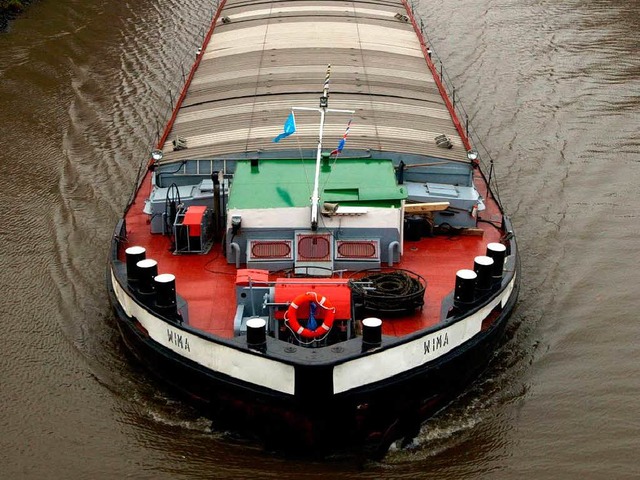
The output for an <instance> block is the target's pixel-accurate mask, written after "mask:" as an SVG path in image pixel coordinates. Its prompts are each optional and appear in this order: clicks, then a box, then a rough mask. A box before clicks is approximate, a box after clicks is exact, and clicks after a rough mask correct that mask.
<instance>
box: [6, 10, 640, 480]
mask: <svg viewBox="0 0 640 480" xmlns="http://www.w3.org/2000/svg"><path fill="white" fill-rule="evenodd" d="M417 10H418V11H419V12H420V13H421V15H422V17H423V18H424V21H425V27H426V29H427V32H428V34H429V36H430V38H431V40H432V45H433V48H434V50H435V51H436V52H437V54H438V55H439V56H440V57H441V58H442V59H443V60H444V62H445V65H446V68H447V70H448V73H449V75H450V76H451V78H452V79H453V82H454V83H455V84H456V85H457V87H458V90H457V98H459V99H461V100H462V102H463V103H464V104H465V106H466V108H467V111H468V112H469V113H470V117H471V120H472V122H473V124H474V125H475V129H476V131H477V132H478V133H479V134H480V136H481V138H482V139H483V141H484V144H485V146H486V147H487V148H488V149H489V150H490V151H491V152H492V154H493V157H494V159H495V162H496V171H497V174H498V178H499V182H500V187H501V188H500V193H501V197H502V200H503V202H504V203H505V206H506V209H507V211H508V212H509V213H510V214H511V216H512V220H513V222H514V225H515V227H516V232H517V235H518V238H519V244H520V248H521V252H522V257H523V264H522V283H523V285H522V290H521V295H520V301H519V305H518V307H517V310H516V312H515V313H514V315H513V317H512V319H511V321H510V326H509V328H508V333H507V338H506V339H505V342H504V345H503V347H502V348H501V350H500V351H499V352H497V354H496V357H495V359H494V362H493V364H492V366H491V368H490V369H489V370H488V371H487V372H486V373H485V374H484V375H483V376H482V377H481V378H480V379H479V380H478V381H477V382H476V383H475V384H473V385H471V386H470V387H469V389H468V390H467V391H466V392H465V393H464V394H463V395H462V396H461V397H460V398H459V399H458V400H457V401H455V402H454V403H453V404H452V405H451V406H450V407H449V408H448V409H446V410H445V411H444V412H442V413H441V414H440V415H438V416H437V417H436V418H434V419H433V420H431V421H429V422H428V423H427V424H426V425H424V427H423V428H422V431H421V433H420V435H419V437H418V439H417V442H416V444H415V445H414V447H413V448H411V449H409V450H401V449H392V451H390V452H389V454H388V455H387V457H386V458H385V459H384V460H383V461H381V462H365V463H364V464H361V463H360V462H356V461H354V460H353V459H351V458H348V457H347V458H342V457H335V458H329V459H326V460H324V461H322V462H320V461H310V460H301V459H295V458H285V457H282V456H279V455H275V454H272V453H270V452H265V451H263V450H261V449H260V448H258V447H257V446H255V445H251V444H247V443H246V442H243V441H240V440H237V439H233V438H231V437H230V436H229V435H228V434H225V433H224V432H218V431H215V430H214V431H212V430H211V427H210V423H209V421H207V419H205V418H202V417H200V416H199V415H198V413H197V412H194V411H193V410H192V409H190V408H189V407H188V406H186V405H184V404H183V403H182V402H180V401H178V400H176V399H175V398H173V397H171V395H170V394H168V393H167V392H166V391H165V390H164V389H163V388H162V387H161V386H159V385H158V384H156V383H155V382H153V381H150V380H149V379H148V377H147V376H146V374H145V372H144V371H143V370H142V369H141V368H140V367H139V366H138V365H137V364H136V363H135V362H134V361H133V360H132V359H131V358H130V357H129V356H127V355H126V352H125V349H124V347H123V344H122V342H121V340H120V338H119V336H118V332H117V329H116V324H115V319H114V316H113V314H112V312H111V310H110V306H109V302H108V298H107V291H106V287H105V271H106V270H105V269H106V258H107V251H108V244H109V240H110V237H111V234H112V229H113V227H114V225H115V223H116V221H117V219H118V216H119V214H120V212H121V211H122V210H123V208H124V207H125V205H126V203H127V200H128V198H129V195H130V194H131V191H132V188H133V186H134V178H135V175H136V173H137V171H138V168H139V165H140V163H141V161H142V160H143V159H144V157H145V155H146V152H148V151H149V149H150V148H151V143H152V141H151V139H152V137H153V136H154V135H155V132H156V129H157V126H156V122H160V123H161V124H162V122H163V120H164V118H165V117H164V116H165V114H166V109H167V108H168V106H169V103H170V101H169V98H168V91H169V88H170V87H171V89H172V90H173V92H175V91H176V88H177V86H178V85H179V84H180V82H181V75H182V74H181V67H180V65H181V64H183V63H184V65H185V67H188V66H189V65H190V62H191V60H192V59H193V56H194V54H195V51H196V49H197V46H198V44H199V43H200V40H201V38H199V36H200V35H201V32H202V28H203V26H204V25H205V23H206V19H207V18H208V17H209V16H210V14H211V12H212V5H211V3H210V2H206V1H203V0H185V1H178V0H157V1H150V0H136V1H131V2H120V1H116V2H109V1H106V0H83V1H80V0H56V1H50V0H42V1H39V2H36V3H34V4H32V6H31V7H30V8H29V10H28V11H27V12H26V14H25V15H23V16H22V17H21V18H19V19H18V20H16V21H14V22H12V23H11V25H10V29H9V31H8V32H5V33H2V34H0V134H1V137H0V145H1V147H2V148H0V174H1V177H0V178H1V179H2V180H1V181H0V185H1V187H0V212H1V214H0V218H1V222H0V241H1V245H2V248H1V249H0V289H1V290H0V291H1V297H0V312H1V313H2V318H1V322H2V324H1V325H2V327H1V328H2V332H1V338H2V342H1V345H2V354H1V358H2V359H1V362H0V449H1V451H2V457H3V460H2V461H1V462H0V478H2V479H5V478H6V479H31V478H34V479H35V478H37V479H43V478H46V479H49V478H51V479H58V478H64V479H67V478H71V479H76V478H78V479H84V478H87V479H102V478H105V479H112V478H113V479H120V478H136V479H183V478H184V479H187V478H278V479H283V478H320V477H322V478H348V479H356V478H358V479H359V478H370V479H373V478H407V479H409V478H410V479H415V478H438V479H440V478H442V479H458V478H492V479H494V478H495V479H503V478H504V479H506V478H509V479H511V478H535V479H540V478H542V479H546V478H554V479H555V478H561V479H584V478H589V479H591V478H593V479H600V478H603V479H614V478H615V479H625V478H638V477H639V476H640V460H639V458H640V456H639V455H638V452H637V450H638V447H640V401H639V397H640V338H639V337H640V335H639V332H640V326H639V325H640V324H639V322H640V319H639V318H638V306H639V304H640V302H639V301H638V300H637V293H638V287H639V286H640V265H639V263H640V241H639V240H638V239H639V238H640V219H639V216H640V213H639V212H638V209H639V208H640V187H639V185H640V153H639V152H640V136H639V129H640V54H639V52H640V3H639V2H637V1H629V0H459V1H455V2H452V1H446V0H432V1H427V0H421V3H419V4H418V6H417Z"/></svg>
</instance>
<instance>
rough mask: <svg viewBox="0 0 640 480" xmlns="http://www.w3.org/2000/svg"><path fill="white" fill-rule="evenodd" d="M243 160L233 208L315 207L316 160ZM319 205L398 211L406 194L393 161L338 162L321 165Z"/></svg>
mask: <svg viewBox="0 0 640 480" xmlns="http://www.w3.org/2000/svg"><path fill="white" fill-rule="evenodd" d="M253 162H254V163H253V165H252V161H250V160H246V161H239V162H238V164H237V168H236V172H235V175H234V180H233V186H232V187H231V193H230V196H229V208H230V209H233V208H236V209H253V208H286V207H306V206H309V205H310V198H311V193H312V191H313V180H314V175H315V160H300V159H297V160H296V159H285V160H260V161H259V162H257V163H256V162H255V161H253ZM319 185H320V202H321V203H322V202H331V203H339V204H340V205H358V206H369V207H381V208H384V207H387V208H392V207H395V208H398V207H400V203H401V201H402V200H404V199H406V198H407V190H406V188H405V187H404V186H402V185H398V184H397V182H396V175H395V172H394V168H393V164H392V162H391V160H380V159H371V158H345V159H342V158H338V159H329V158H325V159H323V160H322V164H321V168H320V180H319Z"/></svg>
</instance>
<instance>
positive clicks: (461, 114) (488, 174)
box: [408, 0, 502, 208]
mask: <svg viewBox="0 0 640 480" xmlns="http://www.w3.org/2000/svg"><path fill="white" fill-rule="evenodd" d="M408 5H409V8H410V9H411V14H412V15H413V17H414V19H415V20H416V23H417V24H418V27H419V29H420V33H421V35H422V37H423V39H424V42H425V45H426V46H427V48H428V52H429V57H430V58H431V61H432V62H433V64H434V66H435V67H436V72H437V74H438V75H439V79H440V82H441V83H442V85H443V86H444V88H445V90H446V93H447V95H448V96H449V99H450V100H451V103H452V105H453V109H454V111H455V114H456V115H457V117H458V119H459V120H460V123H461V125H462V127H463V129H464V130H465V134H466V136H467V139H468V140H469V143H470V144H471V146H472V148H473V149H474V150H475V151H476V152H478V155H479V157H478V161H479V164H480V170H481V172H482V173H483V175H484V177H485V179H486V181H487V184H488V185H489V190H490V192H491V194H492V195H493V197H494V198H495V199H496V201H497V202H498V205H500V208H502V202H501V201H500V191H499V186H498V182H497V179H496V175H495V163H494V160H493V157H492V156H491V153H490V152H489V150H488V148H487V147H486V146H485V145H484V143H483V142H482V139H481V138H480V136H479V135H478V133H477V132H476V130H475V128H474V127H473V125H472V123H471V122H470V120H469V114H468V112H467V110H466V109H465V108H464V105H463V104H462V102H461V101H460V98H459V95H458V91H457V89H456V86H455V85H454V83H453V81H452V80H451V77H450V76H449V74H448V73H447V71H446V69H445V68H444V63H443V61H442V58H441V57H440V56H439V55H438V54H437V53H436V52H435V50H434V47H433V42H432V40H431V38H430V37H429V36H428V34H427V32H426V29H425V22H424V20H423V19H422V17H421V16H420V13H419V12H418V11H417V9H416V2H415V1H413V0H411V1H410V2H409V3H408Z"/></svg>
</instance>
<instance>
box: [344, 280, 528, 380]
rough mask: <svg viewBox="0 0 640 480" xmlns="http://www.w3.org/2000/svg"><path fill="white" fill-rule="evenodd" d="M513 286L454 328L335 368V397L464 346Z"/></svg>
mask: <svg viewBox="0 0 640 480" xmlns="http://www.w3.org/2000/svg"><path fill="white" fill-rule="evenodd" d="M515 282H516V277H515V275H514V277H513V279H512V280H511V282H509V285H508V287H507V288H506V289H505V290H504V292H503V293H502V295H500V296H499V297H498V298H496V299H494V300H493V301H492V302H491V303H489V304H488V305H486V306H485V307H483V308H481V309H480V310H479V311H477V312H476V313H474V314H473V315H471V316H469V317H467V318H465V319H463V320H460V321H459V322H456V323H454V324H453V325H450V326H448V327H446V328H443V329H442V330H438V331H437V332H434V333H431V334H429V335H426V336H424V337H421V338H419V339H417V340H413V341H411V342H408V343H405V344H403V345H399V346H397V347H395V348H390V349H387V350H382V351H380V352H378V353H376V354H374V355H368V356H366V357H361V358H357V359H355V360H351V361H349V362H346V363H343V364H340V365H337V366H336V367H335V368H334V369H333V389H334V393H342V392H346V391H349V390H352V389H354V388H358V387H362V386H364V385H368V384H370V383H374V382H379V381H381V380H385V379H387V378H390V377H393V376H394V375H398V374H400V373H403V372H406V371H409V370H412V369H414V368H416V367H420V366H422V365H425V364H426V363H429V362H431V361H433V360H436V359H437V358H439V357H441V356H443V355H445V354H447V353H449V352H450V351H451V350H453V349H454V348H457V347H459V346H461V345H463V344H464V343H465V342H467V341H469V340H470V339H471V338H473V337H474V336H475V335H477V334H478V333H480V329H481V327H482V321H483V320H484V319H485V318H486V317H487V316H488V315H489V314H490V313H491V311H492V310H493V309H494V308H495V307H496V306H497V305H498V304H502V306H503V307H504V306H505V305H506V304H507V302H508V300H509V297H510V296H511V293H512V291H513V287H514V285H515Z"/></svg>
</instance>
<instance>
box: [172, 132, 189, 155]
mask: <svg viewBox="0 0 640 480" xmlns="http://www.w3.org/2000/svg"><path fill="white" fill-rule="evenodd" d="M172 143H173V151H174V152H176V151H178V150H184V149H186V148H187V139H186V138H183V137H180V136H178V135H176V138H175V140H174V141H173V142H172Z"/></svg>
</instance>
